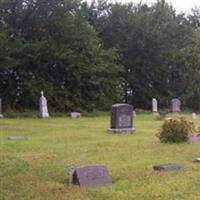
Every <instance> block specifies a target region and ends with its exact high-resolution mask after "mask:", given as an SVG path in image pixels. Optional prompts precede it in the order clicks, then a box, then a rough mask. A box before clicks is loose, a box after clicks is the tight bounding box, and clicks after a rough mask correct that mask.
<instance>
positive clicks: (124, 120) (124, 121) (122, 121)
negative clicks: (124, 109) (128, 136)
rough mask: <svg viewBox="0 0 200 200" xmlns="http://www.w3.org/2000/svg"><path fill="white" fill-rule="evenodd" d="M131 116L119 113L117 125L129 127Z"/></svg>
mask: <svg viewBox="0 0 200 200" xmlns="http://www.w3.org/2000/svg"><path fill="white" fill-rule="evenodd" d="M131 120H132V119H131V116H129V115H121V116H119V121H118V122H119V127H130V126H131V123H132V122H131Z"/></svg>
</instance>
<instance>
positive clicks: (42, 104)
mask: <svg viewBox="0 0 200 200" xmlns="http://www.w3.org/2000/svg"><path fill="white" fill-rule="evenodd" d="M40 95H41V96H40V100H39V114H38V116H39V117H40V118H47V117H49V112H48V106H47V99H46V97H45V96H44V92H43V91H41V92H40ZM69 116H70V117H71V118H79V117H81V113H78V112H71V113H69Z"/></svg>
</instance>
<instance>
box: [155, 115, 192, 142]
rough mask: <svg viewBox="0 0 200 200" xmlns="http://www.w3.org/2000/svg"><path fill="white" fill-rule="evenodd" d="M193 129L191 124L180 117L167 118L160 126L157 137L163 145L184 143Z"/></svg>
mask: <svg viewBox="0 0 200 200" xmlns="http://www.w3.org/2000/svg"><path fill="white" fill-rule="evenodd" d="M193 129H194V126H193V124H192V123H191V122H190V121H188V120H186V119H184V118H182V117H180V118H178V117H177V118H168V119H166V120H165V122H164V124H163V125H162V129H161V131H160V132H159V134H158V137H159V139H160V141H161V142H164V143H179V142H185V141H187V140H188V138H189V135H190V134H191V133H192V132H193Z"/></svg>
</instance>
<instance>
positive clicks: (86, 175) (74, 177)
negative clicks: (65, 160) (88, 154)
mask: <svg viewBox="0 0 200 200" xmlns="http://www.w3.org/2000/svg"><path fill="white" fill-rule="evenodd" d="M70 174H71V177H70V180H71V183H72V184H74V185H79V186H81V187H86V188H91V187H98V186H108V185H110V184H111V178H110V175H109V173H108V170H107V168H106V166H105V165H88V166H82V167H73V169H71V172H70Z"/></svg>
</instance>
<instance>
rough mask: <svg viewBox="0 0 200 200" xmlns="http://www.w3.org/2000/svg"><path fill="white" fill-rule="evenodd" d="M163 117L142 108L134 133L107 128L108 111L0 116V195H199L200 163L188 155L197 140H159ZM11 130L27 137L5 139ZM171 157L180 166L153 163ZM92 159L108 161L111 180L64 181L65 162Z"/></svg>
mask: <svg viewBox="0 0 200 200" xmlns="http://www.w3.org/2000/svg"><path fill="white" fill-rule="evenodd" d="M188 117H189V116H188ZM161 123H162V121H156V120H155V119H154V117H153V116H152V115H148V114H141V115H137V116H136V119H135V128H136V132H135V133H134V134H132V135H112V134H108V133H106V130H107V128H108V127H109V116H102V117H82V118H79V119H70V118H67V117H62V118H50V119H37V118H34V119H31V118H29V119H27V118H19V119H2V120H0V131H1V136H0V139H1V144H0V145H1V160H0V176H1V188H0V192H1V194H0V199H1V200H3V199H5V200H13V199H15V200H23V199H24V200H25V199H26V200H27V199H29V200H30V199H31V200H32V199H35V200H38V199H41V200H54V199H58V200H199V199H200V165H199V164H197V163H193V162H192V160H193V159H194V158H196V157H199V156H200V144H191V143H182V144H161V143H160V142H159V140H158V138H157V137H156V136H155V135H156V133H157V132H158V130H159V128H160V127H161ZM196 125H197V126H200V119H199V117H198V119H197V120H196ZM10 135H23V136H27V137H28V140H24V141H14V140H8V139H7V138H8V136H10ZM171 162H172V163H174V162H175V163H179V164H181V165H183V167H184V169H183V170H182V171H179V172H165V173H158V172H154V171H153V169H152V166H153V165H156V164H160V163H171ZM96 163H100V164H101V163H102V164H106V166H107V168H108V170H109V172H110V174H111V177H112V185H111V186H109V187H100V188H94V189H84V188H80V187H78V186H73V185H70V184H68V180H69V176H68V174H67V166H68V165H87V164H96Z"/></svg>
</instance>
